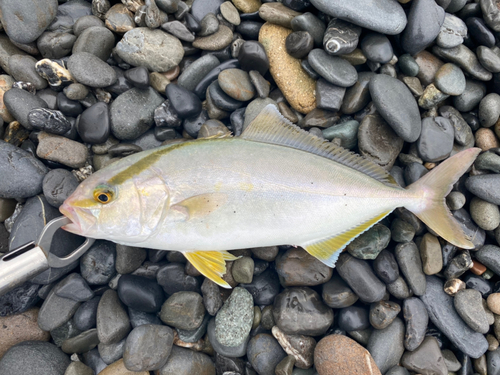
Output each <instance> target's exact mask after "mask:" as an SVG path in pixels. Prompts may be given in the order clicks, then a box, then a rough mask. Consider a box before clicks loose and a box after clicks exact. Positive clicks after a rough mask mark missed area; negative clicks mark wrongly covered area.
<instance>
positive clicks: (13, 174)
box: [0, 94, 49, 216]
mask: <svg viewBox="0 0 500 375" xmlns="http://www.w3.org/2000/svg"><path fill="white" fill-rule="evenodd" d="M30 95H31V94H30ZM48 171H49V170H48V169H47V167H45V165H43V163H42V162H41V161H40V160H38V159H36V158H35V157H33V156H32V155H31V154H29V153H28V152H27V151H24V150H22V149H20V148H19V147H15V146H14V145H11V144H10V143H7V142H4V141H2V140H0V174H1V175H2V176H5V177H6V178H2V179H0V198H29V197H32V196H35V195H36V194H39V193H41V192H42V187H43V179H44V177H45V175H46V174H47V172H48ZM9 216H10V215H9Z"/></svg>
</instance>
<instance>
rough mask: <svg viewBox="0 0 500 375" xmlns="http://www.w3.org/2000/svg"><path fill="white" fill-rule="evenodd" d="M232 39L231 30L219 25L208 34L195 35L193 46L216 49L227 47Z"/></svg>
mask: <svg viewBox="0 0 500 375" xmlns="http://www.w3.org/2000/svg"><path fill="white" fill-rule="evenodd" d="M232 40H233V32H232V31H231V29H230V28H229V27H227V26H225V25H220V26H219V30H218V31H217V32H216V33H214V34H212V35H209V36H202V37H197V38H195V40H194V41H193V47H195V48H198V49H201V50H204V51H218V50H221V49H223V48H224V47H227V46H228V45H229V44H230V43H231V42H232Z"/></svg>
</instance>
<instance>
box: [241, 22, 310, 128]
mask: <svg viewBox="0 0 500 375" xmlns="http://www.w3.org/2000/svg"><path fill="white" fill-rule="evenodd" d="M291 32H292V31H291V30H289V29H286V28H284V27H281V26H278V25H273V24H271V23H266V24H264V26H262V28H261V30H260V33H259V42H260V43H262V45H263V46H264V48H265V51H266V53H267V57H268V58H269V69H270V72H271V75H272V76H273V78H274V80H275V81H276V84H277V85H278V87H279V88H280V90H281V92H282V93H283V95H284V96H285V98H286V99H287V101H288V103H290V105H291V106H292V107H293V108H294V109H295V110H296V111H298V112H300V113H305V114H306V113H309V112H310V111H311V110H313V109H314V108H315V106H316V98H315V95H314V90H315V87H316V82H315V81H314V80H313V79H312V78H310V77H309V76H308V75H307V73H306V72H305V71H304V70H303V69H302V67H301V65H300V60H298V59H295V58H293V57H292V56H290V55H289V54H288V53H287V52H286V48H285V42H286V38H287V36H288V35H289V34H290V33H291ZM245 45H246V43H245V44H244V45H243V48H245ZM239 57H241V51H240V56H239ZM259 71H260V70H259ZM260 73H261V74H263V73H262V71H261V72H260ZM264 73H265V72H264ZM245 117H246V116H245ZM245 122H246V118H245Z"/></svg>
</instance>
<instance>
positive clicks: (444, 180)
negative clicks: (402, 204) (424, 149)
mask: <svg viewBox="0 0 500 375" xmlns="http://www.w3.org/2000/svg"><path fill="white" fill-rule="evenodd" d="M480 152H481V149H479V148H469V149H467V150H464V151H462V152H459V153H458V154H456V155H453V156H452V157H451V158H449V159H447V160H445V161H444V162H442V163H441V164H439V165H438V166H437V167H436V168H434V169H433V170H432V171H430V172H429V173H427V174H426V175H425V176H423V177H422V178H421V179H419V180H418V181H416V182H414V183H413V184H411V185H410V186H408V188H407V190H409V191H410V192H412V193H414V195H415V196H419V197H421V199H420V200H419V201H418V202H417V203H416V204H415V205H411V206H406V208H407V209H408V210H410V211H411V212H413V213H414V214H415V215H417V217H418V218H419V219H420V220H422V221H423V222H424V223H425V224H427V225H428V226H429V227H430V228H431V229H432V230H433V231H434V232H436V233H437V234H438V235H439V236H441V237H443V238H444V239H445V240H446V241H448V242H450V243H451V244H453V245H455V246H458V247H460V248H462V249H473V248H474V245H473V244H472V242H471V241H470V240H469V239H468V238H467V237H466V236H465V234H464V232H463V231H462V228H461V227H460V224H459V223H458V222H457V221H456V220H455V218H454V217H453V216H452V214H451V212H450V210H449V209H448V206H447V205H446V201H445V198H446V196H447V195H448V194H449V192H450V191H451V189H452V186H453V184H454V183H455V182H457V180H458V179H459V178H460V176H462V175H463V174H464V173H465V172H466V171H467V169H469V167H470V166H471V165H472V163H473V162H474V160H475V159H476V156H477V155H478V154H479V153H480Z"/></svg>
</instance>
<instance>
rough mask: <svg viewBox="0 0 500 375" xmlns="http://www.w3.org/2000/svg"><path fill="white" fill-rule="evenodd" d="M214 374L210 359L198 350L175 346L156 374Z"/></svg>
mask: <svg viewBox="0 0 500 375" xmlns="http://www.w3.org/2000/svg"><path fill="white" fill-rule="evenodd" d="M171 374H176V375H191V374H199V375H215V366H214V364H213V362H212V359H211V358H210V357H209V356H208V355H206V354H204V353H200V352H195V351H194V350H190V349H185V348H180V347H178V346H175V345H174V347H173V348H172V352H171V353H170V356H169V357H168V360H167V363H166V364H165V366H163V367H162V368H161V369H160V371H158V375H171Z"/></svg>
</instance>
